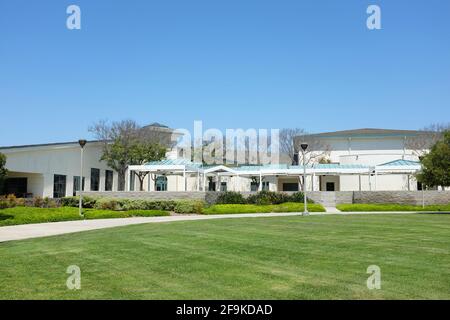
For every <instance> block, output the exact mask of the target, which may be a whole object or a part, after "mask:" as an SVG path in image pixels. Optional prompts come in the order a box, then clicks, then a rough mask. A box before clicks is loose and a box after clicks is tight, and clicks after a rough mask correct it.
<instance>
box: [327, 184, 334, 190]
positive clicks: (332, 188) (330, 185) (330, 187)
mask: <svg viewBox="0 0 450 320" xmlns="http://www.w3.org/2000/svg"><path fill="white" fill-rule="evenodd" d="M327 191H336V188H335V184H334V182H327Z"/></svg>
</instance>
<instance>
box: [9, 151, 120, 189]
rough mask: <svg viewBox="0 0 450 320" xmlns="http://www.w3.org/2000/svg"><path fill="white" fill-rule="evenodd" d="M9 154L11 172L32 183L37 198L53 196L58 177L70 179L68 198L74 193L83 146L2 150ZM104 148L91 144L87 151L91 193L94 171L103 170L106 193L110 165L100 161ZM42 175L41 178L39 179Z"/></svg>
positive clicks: (87, 182) (86, 172) (102, 184)
mask: <svg viewBox="0 0 450 320" xmlns="http://www.w3.org/2000/svg"><path fill="white" fill-rule="evenodd" d="M1 152H2V153H3V154H5V155H6V157H7V160H6V168H7V169H8V170H9V171H11V172H16V173H17V172H20V173H22V175H25V176H26V177H31V179H29V181H28V189H29V190H28V192H32V193H33V194H34V195H36V196H43V197H52V196H53V178H54V175H55V174H58V175H65V176H66V195H67V196H71V195H72V194H73V178H74V176H79V175H80V162H81V161H80V147H79V146H78V144H67V145H56V146H55V145H53V146H51V145H50V146H35V147H24V148H11V149H2V150H1ZM100 157H101V145H100V144H98V143H91V144H89V143H88V144H87V145H86V147H85V151H84V170H83V176H84V177H85V190H86V191H90V182H91V168H96V169H100V191H104V190H105V170H110V169H109V168H108V166H107V165H106V163H104V162H100V161H99V160H100ZM37 176H39V178H37ZM113 190H117V173H116V172H114V177H113Z"/></svg>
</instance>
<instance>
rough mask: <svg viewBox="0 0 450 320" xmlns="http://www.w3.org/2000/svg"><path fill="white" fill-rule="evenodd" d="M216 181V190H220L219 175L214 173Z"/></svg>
mask: <svg viewBox="0 0 450 320" xmlns="http://www.w3.org/2000/svg"><path fill="white" fill-rule="evenodd" d="M216 177H217V182H216V192H219V191H220V176H219V173H217V174H216Z"/></svg>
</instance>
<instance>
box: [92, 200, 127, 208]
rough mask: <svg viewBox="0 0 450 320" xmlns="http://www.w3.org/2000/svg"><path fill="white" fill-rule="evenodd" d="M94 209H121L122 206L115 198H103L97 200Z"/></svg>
mask: <svg viewBox="0 0 450 320" xmlns="http://www.w3.org/2000/svg"><path fill="white" fill-rule="evenodd" d="M94 209H99V210H113V211H119V210H121V206H120V204H119V203H118V201H117V200H115V199H108V198H101V199H98V200H97V201H96V202H95V204H94Z"/></svg>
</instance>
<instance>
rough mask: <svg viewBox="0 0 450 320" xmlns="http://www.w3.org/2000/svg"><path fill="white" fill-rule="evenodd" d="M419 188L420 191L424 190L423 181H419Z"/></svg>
mask: <svg viewBox="0 0 450 320" xmlns="http://www.w3.org/2000/svg"><path fill="white" fill-rule="evenodd" d="M417 190H418V191H422V190H423V185H422V182H417Z"/></svg>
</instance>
